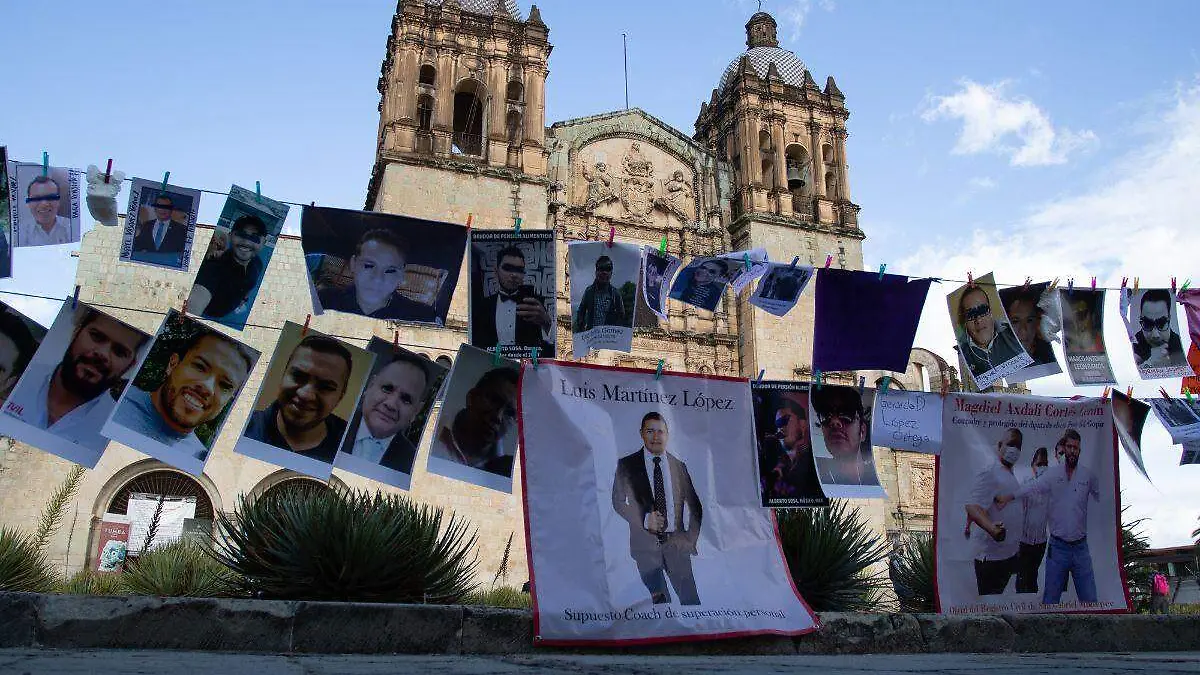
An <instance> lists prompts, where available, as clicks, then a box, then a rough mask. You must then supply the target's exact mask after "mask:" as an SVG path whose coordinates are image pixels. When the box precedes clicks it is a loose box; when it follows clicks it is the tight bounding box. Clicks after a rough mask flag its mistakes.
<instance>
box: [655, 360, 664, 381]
mask: <svg viewBox="0 0 1200 675" xmlns="http://www.w3.org/2000/svg"><path fill="white" fill-rule="evenodd" d="M662 367H663V360H662V359H659V360H658V370H655V371H654V379H656V380H658V379H661V378H662Z"/></svg>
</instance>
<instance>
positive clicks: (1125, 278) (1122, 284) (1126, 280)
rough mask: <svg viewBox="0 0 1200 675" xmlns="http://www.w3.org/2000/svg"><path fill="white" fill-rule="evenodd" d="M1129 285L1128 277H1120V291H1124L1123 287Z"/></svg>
mask: <svg viewBox="0 0 1200 675" xmlns="http://www.w3.org/2000/svg"><path fill="white" fill-rule="evenodd" d="M1128 284H1129V277H1121V290H1122V291H1123V290H1125V286H1127V285H1128Z"/></svg>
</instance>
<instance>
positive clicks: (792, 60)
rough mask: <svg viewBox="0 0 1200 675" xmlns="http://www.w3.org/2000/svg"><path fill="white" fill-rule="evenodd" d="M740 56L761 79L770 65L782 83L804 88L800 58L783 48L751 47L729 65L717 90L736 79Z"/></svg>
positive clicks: (802, 66) (802, 65) (802, 67)
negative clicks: (748, 60) (773, 66)
mask: <svg viewBox="0 0 1200 675" xmlns="http://www.w3.org/2000/svg"><path fill="white" fill-rule="evenodd" d="M742 56H745V57H747V58H749V59H750V65H751V66H752V67H753V68H754V72H755V74H757V75H758V76H759V77H761V78H764V79H765V78H766V77H767V69H768V68H770V66H771V64H772V63H774V64H775V68H776V69H778V70H779V76H780V77H782V78H783V81H784V82H786V83H788V84H790V85H792V86H793V87H802V86H804V71H805V70H807V68H805V66H804V62H803V61H801V60H800V57H798V56H796V55H795V54H793V53H791V52H790V51H788V50H786V49H784V48H783V47H751V48H750V49H748V50H746V52H745V53H744V54H739V55H738V57H737V58H735V59H734V60H733V61H731V62H730V63H729V67H728V68H726V69H725V74H724V75H722V76H721V84H720V85H719V86H718V89H721V90H724V89H725V87H726V85H728V84H729V83H730V82H732V81H733V80H734V79H735V78H736V77H737V72H738V64H740V63H741V61H742Z"/></svg>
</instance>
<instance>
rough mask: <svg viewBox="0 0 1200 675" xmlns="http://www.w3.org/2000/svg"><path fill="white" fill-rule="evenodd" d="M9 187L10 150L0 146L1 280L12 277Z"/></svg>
mask: <svg viewBox="0 0 1200 675" xmlns="http://www.w3.org/2000/svg"><path fill="white" fill-rule="evenodd" d="M10 196H11V195H10V192H9V185H8V148H6V147H4V146H3V145H0V279H7V278H8V277H11V276H12V250H13V230H12V216H11V214H10V211H11V209H12V203H11V202H10V201H9V198H10Z"/></svg>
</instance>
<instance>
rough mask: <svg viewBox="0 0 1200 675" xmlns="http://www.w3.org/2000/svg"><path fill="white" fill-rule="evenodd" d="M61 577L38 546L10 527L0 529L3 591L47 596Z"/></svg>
mask: <svg viewBox="0 0 1200 675" xmlns="http://www.w3.org/2000/svg"><path fill="white" fill-rule="evenodd" d="M57 585H58V574H57V573H56V572H55V570H54V568H53V567H52V566H51V565H50V562H49V561H47V560H46V555H45V554H44V553H42V550H41V549H40V548H39V547H38V545H37V542H36V541H35V540H34V539H32V538H30V537H28V536H26V535H24V534H22V533H21V532H19V531H17V530H14V529H10V528H8V527H3V528H0V591H26V592H30V593H48V592H50V591H52V590H54V587H55V586H57Z"/></svg>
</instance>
